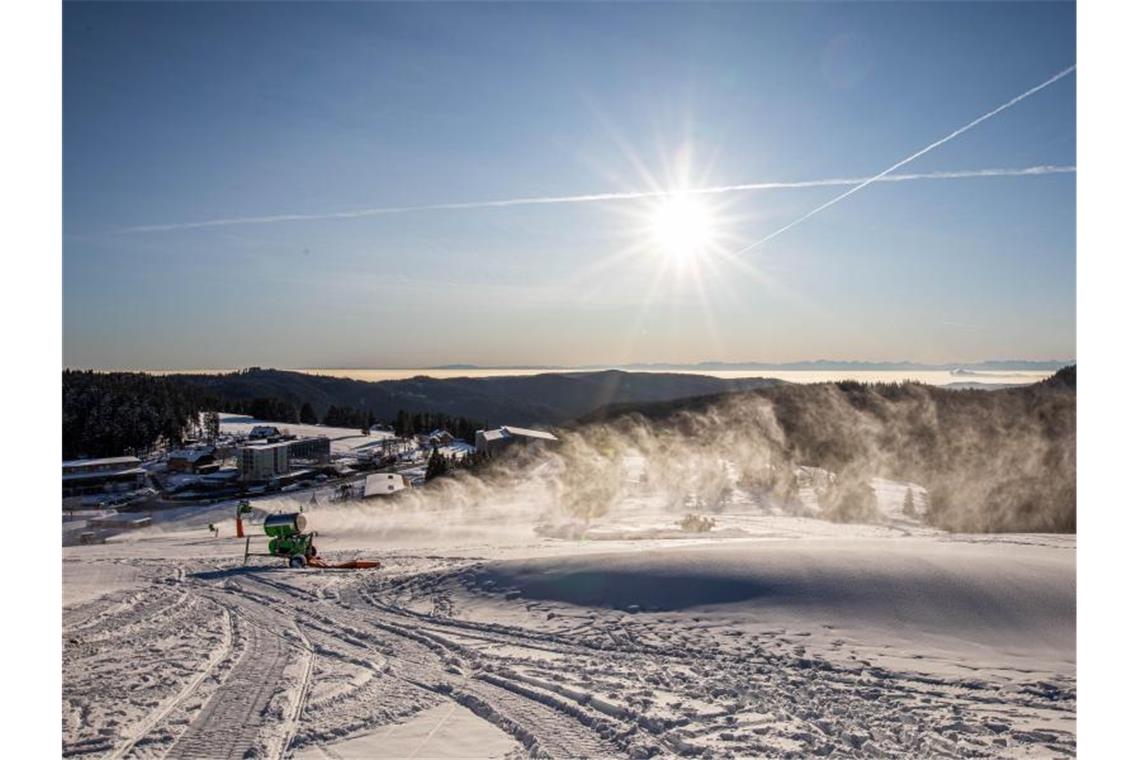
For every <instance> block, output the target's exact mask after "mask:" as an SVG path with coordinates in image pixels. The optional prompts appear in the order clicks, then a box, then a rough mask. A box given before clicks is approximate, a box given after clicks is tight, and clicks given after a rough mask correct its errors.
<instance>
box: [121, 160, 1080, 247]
mask: <svg viewBox="0 0 1140 760" xmlns="http://www.w3.org/2000/svg"><path fill="white" fill-rule="evenodd" d="M1076 170H1077V167H1075V166H1051V165H1043V166H1030V167H1026V168H1023V169H966V170H962V171H940V172H923V173H921V174H892V175H891V176H889V177H888V176H883V175H878V176H876V177H836V178H831V179H810V180H800V181H794V182H751V183H746V184H740V185H718V186H714V187H699V188H694V189H690V190H688V191H686V192H688V194H690V195H715V194H718V193H735V192H748V191H753V190H791V189H795V188H810V187H848V186H852V185H854V186H855V188H856V189H858V188H859V187H860V186H863V185H866V184H869V183H871V182H873V181H878V182H909V181H911V180H923V179H968V178H972V177H1029V176H1037V175H1045V174H1071V173H1073V172H1075V171H1076ZM851 192H854V191H851ZM671 194H672V192H671V191H668V190H653V191H643V192H628V193H594V194H591V195H563V196H552V197H540V198H508V199H504V200H492V201H468V202H463V203H432V204H427V205H422V206H386V207H381V208H366V209H357V210H354V211H336V212H330V213H325V214H281V215H276V216H247V217H238V218H232V219H211V220H208V221H202V222H182V223H178V224H153V225H148V226H145V227H127V228H125V229H123V230H121V232H127V233H135V232H170V231H173V230H191V229H199V228H203V227H228V226H231V225H236V224H274V223H276V222H306V221H322V220H330V219H357V218H361V217H368V216H381V215H383V214H403V213H410V212H415V211H444V210H460V209H480V208H504V207H509V206H539V205H546V204H557V203H600V202H604V201H629V200H642V199H649V198H662V197H665V196H668V195H671ZM846 194H847V195H849V194H850V192H849V193H846ZM832 203H834V201H832ZM753 245H758V243H754V244H753ZM750 247H751V246H750Z"/></svg>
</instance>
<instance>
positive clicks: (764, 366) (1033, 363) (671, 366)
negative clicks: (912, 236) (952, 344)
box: [424, 359, 1076, 372]
mask: <svg viewBox="0 0 1140 760" xmlns="http://www.w3.org/2000/svg"><path fill="white" fill-rule="evenodd" d="M1075 363H1076V360H1075V359H1044V360H1034V359H987V360H986V361H981V362H944V363H941V364H925V363H923V362H912V361H896V362H870V361H848V360H837V359H812V360H805V361H796V362H722V361H703V362H695V363H689V364H685V363H672V362H634V363H631V364H583V365H547V364H541V365H533V364H516V365H480V364H444V365H439V366H434V367H425V368H424V369H429V370H430V369H435V370H464V369H471V370H476V369H482V370H507V369H517V370H524V369H526V370H536V369H540V370H551V371H573V370H583V371H585V370H605V369H618V370H657V371H660V370H690V371H691V370H713V371H722V372H723V371H730V372H731V371H752V370H775V371H787V372H793V371H817V372H828V371H844V370H846V371H851V372H892V371H902V372H905V371H913V372H942V371H949V370H967V371H975V372H1056V371H1057V370H1059V369H1061V368H1062V367H1066V366H1069V365H1071V364H1075Z"/></svg>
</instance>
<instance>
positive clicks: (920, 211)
mask: <svg viewBox="0 0 1140 760" xmlns="http://www.w3.org/2000/svg"><path fill="white" fill-rule="evenodd" d="M1074 24H1075V19H1074V6H1073V5H1072V4H1068V3H1044V4H1035V3H917V4H902V3H868V4H857V3H844V4H823V3H809V4H775V3H759V4H754V5H735V4H734V5H624V4H623V5H593V4H590V5H578V4H575V5H529V6H521V5H510V4H490V5H483V4H478V5H476V4H456V5H450V4H421V5H415V6H412V5H398V4H293V3H281V4H212V3H189V4H169V3H150V4H144V3H124V4H102V3H98V4H97V3H67V4H65V11H64V28H63V41H64V146H63V147H64V186H63V188H64V282H63V287H64V336H63V337H64V363H65V365H67V366H72V367H96V368H214V367H243V366H251V365H260V366H277V367H412V366H430V365H436V364H444V363H453V362H471V363H478V364H486V365H496V364H577V363H582V364H595V363H615V364H617V363H625V362H636V361H659V362H690V361H701V360H725V361H747V360H760V361H791V360H799V359H813V358H833V359H863V360H902V359H910V360H917V361H932V362H934V361H938V362H940V361H971V360H981V359H988V358H1027V359H1047V358H1069V357H1073V356H1075V352H1076V348H1075V208H1074V205H1075V190H1076V175H1075V174H1074V173H1072V172H1059V173H1052V174H1044V175H1038V176H1016V177H985V178H964V179H939V180H915V181H909V182H895V183H876V184H872V185H870V186H868V187H866V188H864V189H863V190H861V191H859V192H857V193H855V194H853V195H851V196H850V197H849V198H846V199H844V200H843V201H841V202H839V203H836V204H835V205H834V206H832V207H830V208H828V209H826V210H824V211H822V212H820V213H819V214H818V215H816V216H813V217H812V218H810V219H808V220H806V221H804V222H803V223H802V224H800V225H799V226H796V227H794V228H792V229H789V230H788V231H787V232H785V233H783V234H781V235H779V236H778V237H776V238H774V239H772V240H770V241H769V242H767V243H766V244H764V245H762V246H759V247H757V248H754V249H752V250H750V251H748V252H747V253H745V254H742V255H740V256H739V257H734V256H733V255H732V254H734V253H735V252H736V251H738V250H740V249H742V248H744V247H746V246H747V245H748V244H750V243H752V242H754V241H756V240H758V239H760V238H763V237H765V236H766V235H768V234H769V233H771V232H772V231H773V230H775V229H778V228H780V227H782V226H784V225H785V224H787V223H789V222H792V221H793V220H795V219H797V218H800V217H802V216H803V215H804V214H806V213H807V212H809V211H811V210H812V209H813V208H816V207H818V206H820V205H821V204H823V203H825V202H826V201H828V200H829V199H831V198H833V197H835V196H836V195H838V194H839V193H840V192H843V190H844V189H845V188H843V187H814V188H796V189H777V190H765V191H751V192H732V193H723V194H717V195H715V196H702V198H703V200H702V202H704V203H706V205H707V206H709V207H710V208H711V209H712V213H714V215H715V216H716V219H717V221H716V223H715V225H714V227H715V234H716V238H717V246H718V250H721V255H700V256H695V257H694V258H692V259H688V260H685V261H684V262H678V261H676V260H673V259H670V258H669V257H668V256H663V255H662V253H661V251H660V250H659V249H660V245H659V244H660V240H658V239H657V238H656V237H655V236H654V235H653V234H652V233H651V232H650V231H649V229H648V228H649V226H650V221H649V220H650V219H651V218H652V217H653V215H654V211H655V208H656V206H657V205H658V204H659V203H660V202H661V201H660V199H652V198H649V199H644V198H643V199H635V200H609V201H599V202H594V203H575V204H568V203H551V204H543V205H523V206H511V207H491V208H486V207H484V208H468V209H437V210H410V211H404V212H399V213H386V214H378V215H371V216H362V217H358V218H315V219H312V218H310V219H307V220H303V221H276V222H262V223H232V224H217V225H214V226H206V227H198V226H185V227H180V226H176V225H181V224H193V223H198V222H209V221H217V220H225V219H243V218H250V217H274V216H280V215H289V214H303V215H310V216H316V217H321V216H322V215H328V214H335V213H338V212H344V211H352V210H358V209H371V208H377V207H409V206H419V205H431V204H441V203H443V204H446V203H466V202H478V201H488V200H502V199H517V198H528V197H562V196H573V195H579V194H597V193H603V194H604V193H612V192H638V191H648V190H654V189H662V188H664V189H675V187H676V186H677V184H678V177H679V176H680V175H682V174H684V171H683V170H682V167H685V166H688V167H690V168H691V170H690V173H689V180H688V182H689V185H690V187H704V186H713V185H718V186H719V185H731V184H743V183H756V182H769V181H808V180H819V179H826V178H835V177H844V178H846V177H867V176H872V175H875V174H877V173H878V172H880V171H882V170H884V169H886V168H887V167H889V166H891V165H892V164H893V163H895V162H896V161H898V160H899V159H902V158H904V157H906V156H908V155H910V154H912V153H914V152H915V151H917V150H919V149H921V148H923V147H924V146H926V145H929V144H930V143H932V142H934V141H935V140H938V139H939V138H941V137H943V136H945V135H946V134H948V133H950V132H951V131H953V130H954V129H956V128H958V127H960V126H962V125H964V124H966V123H968V122H970V121H971V120H973V119H974V118H976V117H978V116H980V115H982V114H984V113H986V112H987V111H989V110H990V109H992V108H994V107H996V106H998V105H1001V104H1002V103H1004V102H1006V101H1008V100H1009V99H1010V98H1013V97H1014V96H1016V95H1018V94H1020V93H1022V92H1025V91H1026V90H1028V89H1030V88H1032V87H1034V86H1035V85H1037V84H1040V83H1041V82H1042V81H1044V80H1046V79H1048V78H1049V77H1050V76H1052V75H1054V74H1056V73H1058V72H1059V71H1062V70H1064V69H1065V68H1067V67H1069V66H1070V65H1072V64H1073V63H1075V60H1076V58H1075V39H1074ZM1075 91H1076V75H1070V76H1067V77H1065V78H1063V79H1061V80H1059V81H1058V82H1056V83H1055V84H1053V85H1050V86H1049V87H1048V88H1046V89H1043V90H1042V91H1040V92H1038V93H1036V94H1034V95H1033V96H1032V97H1029V98H1027V99H1025V100H1024V101H1022V102H1020V103H1018V104H1017V105H1015V106H1013V107H1011V108H1009V109H1008V110H1006V111H1004V112H1002V113H1000V114H998V115H996V116H994V117H993V118H992V119H989V120H987V121H985V122H983V123H981V124H979V125H978V126H976V127H975V128H973V129H971V130H969V131H967V132H965V133H963V134H962V135H961V136H959V137H957V138H956V139H954V140H953V141H951V142H948V143H946V144H945V145H942V146H940V147H938V148H937V149H935V150H932V151H931V152H929V153H928V154H926V155H923V156H922V157H920V158H918V159H917V160H915V161H914V162H913V163H910V164H908V165H907V166H906V167H905V168H903V169H900V172H902V173H929V172H938V171H959V170H978V169H1024V168H1028V167H1035V166H1062V167H1066V166H1072V165H1075V163H1076V156H1075V152H1076V144H1075V136H1076V121H1075ZM162 225H175V226H174V227H172V228H167V229H161V230H142V231H140V230H138V229H136V228H139V227H153V226H162Z"/></svg>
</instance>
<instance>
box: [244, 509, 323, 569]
mask: <svg viewBox="0 0 1140 760" xmlns="http://www.w3.org/2000/svg"><path fill="white" fill-rule="evenodd" d="M307 522H308V521H307V520H306V519H305V516H304V515H303V514H301V513H300V512H291V513H287V514H276V515H269V516H268V517H266V518H265V522H264V523H262V525H261V529H262V530H264V531H265V535H267V536H269V551H268V552H266V553H258V552H250V550H249V539H248V538H247V539H246V540H245V559H244V560H243V562H242V564H245V562H247V561H248V560H249V558H250V557H284V558H286V559H288V560H289V567H305V566H306V565H308V564H310V563H311V562H312V561H313V560H315V559H316V558H317V547H315V546H313V539H314V538H315V537H316V535H317V534H316V533H306V532H305V527H306V525H307Z"/></svg>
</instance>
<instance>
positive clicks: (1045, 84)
mask: <svg viewBox="0 0 1140 760" xmlns="http://www.w3.org/2000/svg"><path fill="white" fill-rule="evenodd" d="M1076 70H1077V67H1076V64H1074V65H1072V66H1070V67H1069V68H1067V69H1065V70H1064V71H1061V72H1059V73H1057V74H1054V75H1053V76H1051V77H1049V78H1048V79H1046V80H1045V81H1044V82H1042V83H1041V84H1039V85H1037V86H1035V87H1031V88H1029V89H1028V90H1026V91H1025V92H1023V93H1021V94H1020V95H1018V96H1017V97H1015V98H1011V99H1010V100H1007V101H1006V102H1004V103H1002V104H1001V105H1000V106H998V107H997V108H994V109H993V110H991V111H987V112H986V113H984V114H982V115H981V116H979V117H978V118H976V119H974V120H973V121H971V122H970V123H969V124H966V125H964V126H961V127H958V128H957V129H955V130H954V131H953V132H951V133H950V134H948V135H946V136H945V137H942V138H939V139H938V140H935V141H934V142H932V143H930V145H927V146H926V147H925V148H922V149H921V150H918V151H916V152H914V153H911V154H910V155H909V156H907V157H906V158H904V159H902V160H901V161H897V162H895V163H894V164H891V165H890V166H888V167H887V168H886V169H884V170H883V171H881V172H879V173H878V174H876V175H875V176H874V177H870V178H868V179H866V180H864V181H862V182H860V183H858V184H857V185H855V187H853V188H851V189H850V190H848V191H846V192H843V193H840V194H839V195H837V196H835V197H834V198H832V199H831V200H829V201H828V202H827V203H824V204H823V205H822V206H817V207H815V208H813V209H812V210H811V211H809V212H807V213H806V214H804V215H803V216H801V217H799V218H798V219H796V220H794V221H792V222H789V223H788V224H785V225H784V226H783V227H781V228H779V229H778V230H776V231H775V232H772V233H769V234H768V235H765V236H764V237H762V238H760V239H759V240H757V241H756V242H755V243H750V244H749V245H747V246H745V247H744V248H742V249H740V250H739V251H737V253H736V255H737V256H739V255H740V254H742V253H747V252H748V251H751V250H752V249H753V248H756V247H757V246H761V245H763V244H764V243H767V242H768V241H769V240H771V239H772V238H774V237H776V236H777V235H782V234H784V233H785V232H787V231H788V230H790V229H792V228H793V227H796V226H799V225H800V224H802V223H804V222H806V221H807V220H808V219H811V218H812V217H813V216H815V215H816V214H818V213H819V212H820V211H823V210H824V209H826V208H829V207H831V206H834V205H835V204H836V203H839V201H841V200H843V199H844V198H846V197H847V196H849V195H853V194H855V193H857V192H859V191H860V190H862V189H863V188H865V187H866V186H867V185H870V184H871V183H872V182H881V181H882V180H884V179H885V178H886V177H887V175H889V174H892V173H893V172H894V171H895V169H901V168H902V167H904V166H906V165H907V164H909V163H910V162H911V161H914V160H915V159H916V158H919V157H920V156H924V155H926V154H927V153H929V152H930V151H932V150H934V149H935V148H937V147H939V146H940V145H945V144H946V143H948V142H950V141H951V140H953V139H954V138H955V137H958V136H959V135H961V134H962V133H964V132H968V131H969V130H971V129H973V128H974V127H976V126H978V125H979V124H981V123H982V122H983V121H986V120H987V119H992V118H993V117H995V116H997V115H998V114H999V113H1001V112H1002V111H1004V110H1006V109H1007V108H1012V107H1013V106H1015V105H1017V104H1018V103H1020V102H1021V101H1023V100H1025V99H1026V98H1028V97H1030V96H1031V95H1034V94H1035V93H1038V92H1040V91H1041V90H1044V89H1045V88H1046V87H1048V86H1049V85H1051V84H1053V83H1054V82H1057V81H1060V80H1061V79H1064V78H1065V77H1067V76H1068V75H1069V74H1072V73H1073V72H1074V71H1076Z"/></svg>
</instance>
